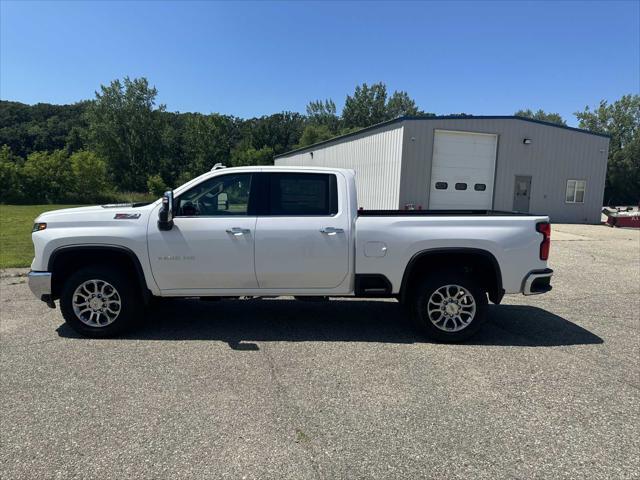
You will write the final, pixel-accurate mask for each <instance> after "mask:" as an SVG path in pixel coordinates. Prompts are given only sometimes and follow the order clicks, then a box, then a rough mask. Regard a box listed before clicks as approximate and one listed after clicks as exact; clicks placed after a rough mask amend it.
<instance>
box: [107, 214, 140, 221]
mask: <svg viewBox="0 0 640 480" xmlns="http://www.w3.org/2000/svg"><path fill="white" fill-rule="evenodd" d="M113 218H114V219H116V220H135V219H136V218H140V214H139V213H116V216H115V217H113Z"/></svg>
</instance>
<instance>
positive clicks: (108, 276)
mask: <svg viewBox="0 0 640 480" xmlns="http://www.w3.org/2000/svg"><path fill="white" fill-rule="evenodd" d="M90 280H99V281H102V282H107V283H108V284H109V285H111V286H112V287H113V288H114V289H115V291H116V294H117V299H118V300H119V302H120V306H119V308H115V306H114V307H113V308H114V310H116V311H117V312H118V314H117V315H116V316H115V319H114V320H113V321H112V322H111V323H108V322H109V319H107V317H106V314H105V315H104V316H102V317H96V318H101V319H102V323H104V324H105V325H104V326H92V325H89V324H87V323H85V322H83V321H82V320H81V319H80V317H79V316H78V315H77V314H76V312H75V311H74V307H73V300H74V295H75V292H76V289H77V288H78V287H80V285H82V284H84V283H85V282H87V281H90ZM109 292H111V290H109ZM141 307H142V299H141V296H140V293H139V290H138V288H137V285H136V284H134V283H133V282H132V281H131V279H130V278H129V277H128V276H127V274H126V273H124V272H121V271H119V270H117V269H116V268H112V267H108V266H103V265H96V266H91V267H86V268H83V269H81V270H78V271H77V272H75V273H74V274H72V275H71V276H70V277H69V278H68V279H67V280H66V282H65V283H64V286H63V288H62V292H61V295H60V310H61V311H62V316H63V317H64V319H65V321H66V322H67V324H68V325H69V326H70V327H71V328H73V329H74V330H75V331H76V332H78V333H79V334H80V335H82V336H85V337H91V338H108V337H113V336H116V335H118V334H120V333H122V332H124V331H126V330H128V329H130V328H131V327H133V326H134V325H135V324H136V323H137V321H138V319H139V318H140V313H141V311H142V308H141ZM89 313H90V312H89ZM83 316H84V317H86V316H87V314H83ZM107 323H108V324H107Z"/></svg>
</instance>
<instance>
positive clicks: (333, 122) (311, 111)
mask: <svg viewBox="0 0 640 480" xmlns="http://www.w3.org/2000/svg"><path fill="white" fill-rule="evenodd" d="M307 117H308V119H309V123H310V124H311V125H313V126H316V127H320V126H322V127H326V128H327V130H328V131H329V132H331V133H335V132H337V131H338V128H339V125H340V118H339V117H338V115H336V104H335V103H334V102H333V100H331V99H327V100H314V101H312V102H309V104H308V105H307ZM303 135H304V133H303ZM301 142H302V140H301Z"/></svg>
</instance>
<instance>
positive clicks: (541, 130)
mask: <svg viewBox="0 0 640 480" xmlns="http://www.w3.org/2000/svg"><path fill="white" fill-rule="evenodd" d="M608 150H609V137H608V136H606V135H600V134H596V133H592V132H588V131H586V130H580V129H577V128H571V127H565V126H561V125H555V124H552V123H547V122H541V121H538V120H532V119H528V118H522V117H513V116H491V117H488V116H478V117H469V116H465V117H401V118H397V119H394V120H391V121H388V122H385V123H381V124H378V125H374V126H372V127H369V128H365V129H363V130H360V131H358V132H355V133H352V134H349V135H344V136H341V137H337V138H334V139H331V140H327V141H324V142H320V143H317V144H315V145H312V146H309V147H306V148H301V149H298V150H293V151H291V152H287V153H285V154H282V155H279V156H277V157H276V159H275V163H276V165H295V166H322V167H339V168H352V169H354V170H355V171H356V175H357V181H358V205H359V206H360V207H363V208H365V209H398V208H400V209H403V208H422V209H430V210H437V209H482V210H484V209H493V210H515V211H521V212H530V213H536V214H544V215H549V216H550V217H551V220H552V221H553V222H561V223H599V222H600V212H601V209H602V198H603V193H604V182H605V175H606V169H607V155H608Z"/></svg>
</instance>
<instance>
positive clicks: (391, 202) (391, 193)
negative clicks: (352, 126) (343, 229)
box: [275, 124, 404, 209]
mask: <svg viewBox="0 0 640 480" xmlns="http://www.w3.org/2000/svg"><path fill="white" fill-rule="evenodd" d="M403 132H404V128H403V126H402V124H396V125H392V126H389V127H386V128H385V127H381V130H380V131H377V132H376V133H370V132H364V133H363V134H362V135H361V136H358V135H355V136H353V137H350V138H347V139H344V140H340V139H339V140H337V141H336V142H335V143H333V142H332V143H328V144H324V145H319V146H318V148H317V149H314V150H312V151H309V150H305V151H303V152H300V153H296V152H294V153H292V154H290V155H288V156H286V157H280V158H277V159H276V161H275V164H276V165H281V166H285V165H286V166H314V167H333V168H350V169H353V170H355V172H356V182H357V192H358V207H363V208H365V209H397V208H400V170H401V160H402V137H403Z"/></svg>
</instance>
